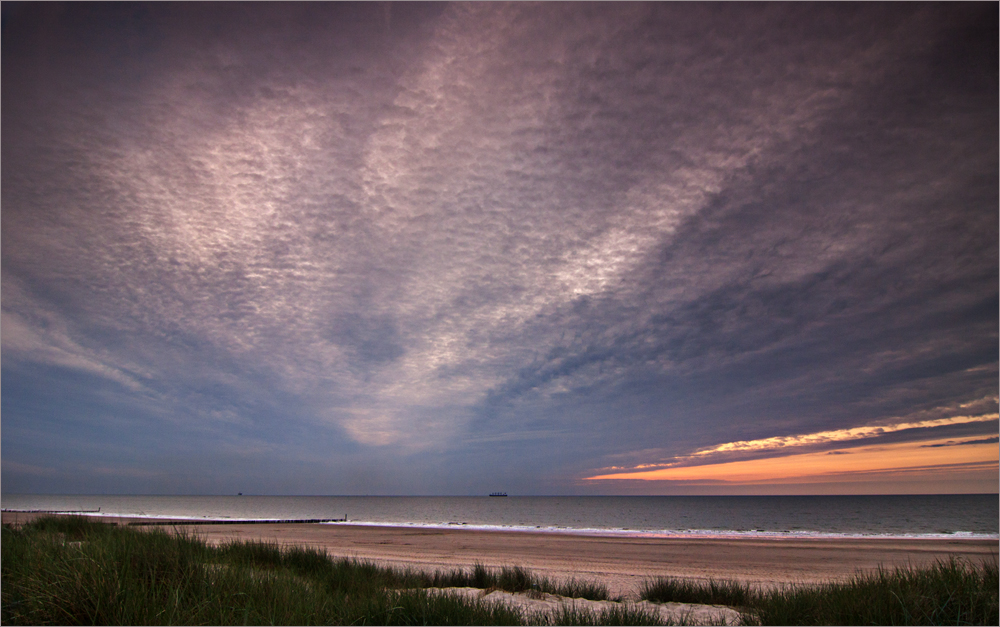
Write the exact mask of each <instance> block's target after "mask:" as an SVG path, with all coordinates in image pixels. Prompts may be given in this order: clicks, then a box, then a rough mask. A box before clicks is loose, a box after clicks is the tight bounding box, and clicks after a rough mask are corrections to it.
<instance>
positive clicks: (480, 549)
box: [3, 512, 1000, 599]
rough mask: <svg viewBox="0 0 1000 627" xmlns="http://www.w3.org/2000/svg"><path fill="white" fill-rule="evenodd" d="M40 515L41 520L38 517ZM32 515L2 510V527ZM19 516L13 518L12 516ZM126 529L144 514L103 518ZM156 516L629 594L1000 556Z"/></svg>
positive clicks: (172, 527)
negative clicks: (677, 584)
mask: <svg viewBox="0 0 1000 627" xmlns="http://www.w3.org/2000/svg"><path fill="white" fill-rule="evenodd" d="M39 515H40V514H39ZM29 516H31V517H34V515H31V514H24V513H14V512H3V522H4V523H14V524H20V523H23V522H27V521H28V520H29V519H30V518H28V517H29ZM15 518H16V519H18V520H15ZM99 518H101V519H105V520H106V521H107V522H113V523H115V524H124V525H127V524H129V523H130V522H142V521H148V520H149V519H148V518H141V517H112V516H101V517H99ZM161 520H163V523H164V524H163V525H158V526H156V527H149V526H145V527H140V528H143V529H149V528H160V529H164V530H166V531H167V532H168V533H187V534H191V535H194V536H197V537H199V538H202V539H203V540H205V541H206V542H208V543H209V544H213V545H218V544H224V543H226V542H230V541H233V540H245V541H246V540H256V541H265V542H274V543H277V544H278V545H282V546H293V545H295V546H309V547H314V548H318V549H321V550H323V551H325V552H326V553H327V554H328V555H330V556H331V557H334V558H351V559H357V560H363V561H373V562H377V563H379V564H384V565H390V566H395V567H399V568H412V569H415V570H422V571H429V572H433V571H436V570H451V569H469V568H472V567H473V566H474V565H476V564H482V565H485V566H488V567H502V566H513V565H516V566H522V567H524V568H527V569H529V570H531V571H532V572H534V573H536V574H538V575H539V576H542V577H548V578H550V579H553V580H557V581H568V580H570V579H577V580H584V581H596V582H601V583H604V584H605V585H607V586H608V588H609V589H610V591H611V592H612V594H614V595H619V596H622V597H624V598H632V599H634V598H635V597H636V594H637V592H638V590H639V588H640V587H641V585H642V583H643V582H645V581H647V580H649V579H653V578H656V577H678V578H683V579H692V580H702V581H704V580H707V579H716V580H722V579H729V580H736V581H741V582H745V583H749V584H752V585H758V586H761V587H766V588H772V587H783V586H787V585H797V584H818V583H826V582H829V581H844V580H847V579H849V578H850V577H852V576H853V575H855V574H856V573H858V572H870V571H873V570H875V569H877V568H879V567H883V568H890V569H891V568H894V567H906V566H917V567H921V566H929V565H932V564H934V563H935V562H939V561H947V560H948V559H950V558H958V559H961V560H965V561H969V562H973V563H978V562H981V561H983V560H993V559H997V555H998V547H1000V542H998V541H997V540H995V539H975V538H875V537H864V538H825V537H824V538H816V537H795V538H788V537H782V538H773V537H735V538H732V537H730V538H710V537H665V538H664V537H627V536H606V535H605V536H598V535H578V534H569V533H537V532H525V531H510V530H480V529H469V528H464V527H463V526H461V525H458V526H450V527H449V528H427V527H416V526H382V525H378V526H375V525H356V524H351V523H333V524H316V523H242V522H232V523H230V524H224V525H198V524H191V521H189V520H187V521H186V520H184V519H172V520H166V519H161Z"/></svg>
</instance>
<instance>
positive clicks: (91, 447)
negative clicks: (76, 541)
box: [0, 2, 1000, 495]
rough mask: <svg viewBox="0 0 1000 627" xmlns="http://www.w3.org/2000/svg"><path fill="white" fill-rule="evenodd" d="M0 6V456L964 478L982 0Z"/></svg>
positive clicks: (125, 469)
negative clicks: (931, 0) (911, 0)
mask: <svg viewBox="0 0 1000 627" xmlns="http://www.w3.org/2000/svg"><path fill="white" fill-rule="evenodd" d="M2 11H3V32H2V73H0V75H2V100H0V102H2V133H0V138H2V161H0V166H2V167H0V173H2V190H0V191H2V207H0V218H2V228H0V233H2V248H0V251H2V277H0V279H2V283H0V285H2V295H0V302H2V320H0V331H2V378H0V382H2V394H0V401H2V423H0V424H2V474H0V479H2V490H3V491H5V492H27V493H31V492H56V493H148V494H235V493H236V492H238V491H239V492H243V493H245V494H455V495H461V494H486V493H488V492H491V491H494V490H504V491H507V492H508V493H510V494H829V493H846V494H852V493H937V492H991V493H993V492H997V491H998V482H1000V471H998V455H1000V452H998V451H1000V445H998V349H1000V344H998V327H1000V313H998V311H1000V298H998V283H1000V273H998V255H1000V250H998V241H1000V219H998V215H1000V211H998V206H1000V193H998V189H1000V177H998V172H1000V157H998V153H1000V147H998V134H1000V127H998V114H1000V104H998V91H1000V86H998V74H1000V62H998V58H1000V48H998V29H997V23H998V17H1000V16H998V5H997V4H996V3H980V4H957V3H948V4H927V3H919V4H901V3H887V4H882V3H878V4H876V3H848V4H829V5H828V4H814V3H803V4H775V5H767V4H756V3H754V4H707V3H696V4H680V3H665V4H659V3H646V4H627V3H612V4H600V3H588V4H572V3H553V4H490V3H477V4H457V3H456V4H423V3H404V4H383V3H364V4H348V3H344V4H341V3H334V4H325V3H308V4H295V3H276V4H258V3H248V4H241V3H224V4H207V3H179V4H174V3H163V4H161V3H150V4H130V3H111V4H87V3H71V4H65V5H64V4H56V3H12V2H4V3H3V5H2Z"/></svg>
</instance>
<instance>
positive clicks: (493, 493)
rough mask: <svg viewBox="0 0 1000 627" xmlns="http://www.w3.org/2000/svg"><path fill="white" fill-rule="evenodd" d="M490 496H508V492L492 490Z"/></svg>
mask: <svg viewBox="0 0 1000 627" xmlns="http://www.w3.org/2000/svg"><path fill="white" fill-rule="evenodd" d="M490 496H507V493H506V492H490Z"/></svg>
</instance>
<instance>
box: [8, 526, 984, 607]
mask: <svg viewBox="0 0 1000 627" xmlns="http://www.w3.org/2000/svg"><path fill="white" fill-rule="evenodd" d="M0 548H2V560H0V561H2V586H0V594H2V599H0V622H2V623H4V624H10V625H16V624H36V625H43V624H88V625H93V624H108V625H118V624H135V625H144V624H178V623H180V624H219V625H229V624H301V625H306V624H358V625H363V624H369V625H374V624H438V625H456V624H462V625H497V624H505V625H517V624H533V625H570V624H574V625H653V624H663V623H662V616H661V615H660V614H659V613H658V612H656V611H655V609H650V607H649V606H648V605H647V606H640V605H638V604H635V603H628V602H619V603H615V604H613V605H610V606H608V607H605V608H603V609H601V610H599V611H591V610H588V609H585V608H583V607H580V606H578V605H575V604H573V603H570V604H567V605H562V606H561V607H560V608H559V609H557V610H552V611H547V612H540V611H535V612H532V611H529V610H524V609H521V608H518V607H516V606H513V605H507V604H504V603H502V602H499V601H495V600H491V599H488V598H482V597H475V596H466V597H461V596H459V595H457V594H453V593H449V592H447V591H441V590H440V589H442V588H460V587H471V588H480V589H482V590H484V592H488V591H490V590H505V591H508V592H526V593H528V596H529V597H530V596H533V594H532V593H537V594H538V597H542V596H543V593H550V594H557V595H560V596H564V597H573V598H578V599H582V598H590V599H599V600H604V599H607V597H608V591H607V588H605V587H604V586H602V585H599V584H592V583H588V582H580V581H575V580H574V581H570V582H568V583H567V582H553V581H550V580H548V579H546V578H542V577H538V576H536V575H535V574H533V573H532V572H530V571H529V570H527V569H524V568H521V567H518V566H506V567H502V568H489V567H486V566H484V565H482V564H477V565H476V566H475V567H474V568H472V569H456V570H450V571H438V572H435V573H425V572H421V571H413V570H404V569H396V568H392V567H386V566H381V565H377V564H374V563H370V562H364V561H358V560H351V559H332V558H330V557H329V556H327V555H326V553H325V552H323V551H322V550H320V549H316V548H311V547H280V546H279V545H277V544H276V543H273V542H261V541H235V542H230V543H227V544H223V545H221V546H217V547H213V546H209V545H207V544H206V543H205V542H203V541H202V540H200V539H198V538H195V537H192V536H189V535H184V534H183V533H168V532H167V531H165V530H162V529H146V530H137V529H132V528H127V527H119V526H116V525H111V524H102V523H99V522H95V521H91V520H87V519H84V518H74V517H43V518H39V519H36V520H35V521H33V522H31V523H29V524H26V525H24V526H23V527H20V528H17V527H12V526H7V525H5V526H4V527H3V530H2V538H0ZM428 588H435V589H436V590H433V591H432V590H428ZM641 596H642V598H643V599H645V600H647V601H651V602H654V603H668V602H674V603H700V604H710V605H726V606H730V607H734V608H736V609H738V610H739V611H740V613H741V617H742V621H743V622H744V623H745V624H749V625H786V624H800V625H820V624H827V625H829V624H879V625H886V624H899V625H903V624H954V625H963V624H987V625H989V624H993V625H995V624H998V610H997V596H998V578H997V563H996V560H993V561H992V562H987V563H982V564H978V565H972V564H969V563H965V562H960V561H957V560H951V561H948V562H941V563H938V564H936V565H935V566H933V567H931V568H920V569H918V568H899V569H893V570H888V569H882V570H879V571H877V572H874V573H864V574H858V575H856V576H855V577H854V578H852V579H851V580H849V581H846V582H838V583H828V584H823V585H810V586H806V585H801V586H786V587H782V588H777V589H762V588H760V587H755V586H751V585H747V584H743V583H739V582H733V581H707V582H697V581H691V580H683V579H672V578H659V579H655V580H649V581H647V582H646V584H645V585H644V586H643V588H642V590H641ZM619 601H620V599H619ZM680 622H681V623H682V624H683V623H684V622H685V619H684V618H683V617H682V618H681V619H680Z"/></svg>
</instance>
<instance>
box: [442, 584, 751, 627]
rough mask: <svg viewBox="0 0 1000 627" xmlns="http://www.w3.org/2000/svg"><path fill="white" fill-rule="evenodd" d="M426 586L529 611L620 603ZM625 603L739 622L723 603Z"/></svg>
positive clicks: (682, 618) (685, 619)
mask: <svg viewBox="0 0 1000 627" xmlns="http://www.w3.org/2000/svg"><path fill="white" fill-rule="evenodd" d="M425 590H426V591H427V592H428V593H430V594H453V595H456V596H459V597H462V598H469V599H478V600H485V601H496V602H501V603H505V604H507V605H509V606H512V607H516V608H518V609H520V610H521V611H523V612H524V613H525V614H528V615H530V614H534V613H537V612H545V613H551V612H558V611H560V610H561V609H562V608H564V607H569V608H573V609H576V610H579V611H585V612H592V613H594V614H600V613H601V612H602V611H604V610H605V609H608V608H611V607H614V606H616V605H620V604H621V603H620V602H617V601H591V600H589V599H571V598H568V597H561V596H558V595H555V594H548V593H545V592H507V591H505V590H483V589H480V588H425ZM624 603H627V604H628V605H630V606H634V607H638V608H641V609H644V610H647V611H650V612H653V613H656V614H659V615H660V618H661V619H662V620H663V621H664V622H665V623H674V624H676V623H686V624H689V625H736V624H739V622H740V613H739V612H737V611H736V610H734V609H732V608H731V607H726V606H724V605H700V604H695V603H650V602H649V601H625V602H624Z"/></svg>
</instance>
